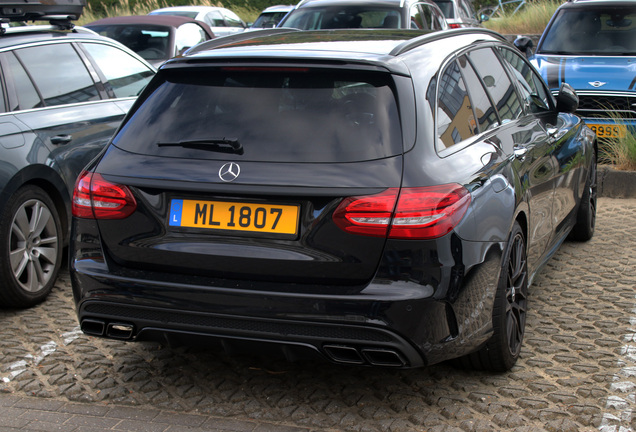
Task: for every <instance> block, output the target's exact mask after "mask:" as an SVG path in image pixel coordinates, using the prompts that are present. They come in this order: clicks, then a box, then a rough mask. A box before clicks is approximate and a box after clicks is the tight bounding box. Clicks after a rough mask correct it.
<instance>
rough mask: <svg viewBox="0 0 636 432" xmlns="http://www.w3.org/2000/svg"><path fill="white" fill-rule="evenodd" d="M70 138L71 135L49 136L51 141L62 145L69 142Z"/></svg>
mask: <svg viewBox="0 0 636 432" xmlns="http://www.w3.org/2000/svg"><path fill="white" fill-rule="evenodd" d="M72 139H73V137H72V136H71V135H56V136H53V137H51V143H52V144H56V145H57V144H62V145H64V144H68V143H70V142H71V140H72Z"/></svg>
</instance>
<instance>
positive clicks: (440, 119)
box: [437, 61, 479, 150]
mask: <svg viewBox="0 0 636 432" xmlns="http://www.w3.org/2000/svg"><path fill="white" fill-rule="evenodd" d="M477 133H479V129H478V127H477V121H476V119H475V113H474V111H473V108H472V104H471V102H470V98H469V96H468V91H467V88H466V82H465V81H464V78H463V76H462V74H461V71H460V68H459V65H458V63H457V62H456V61H453V62H452V63H450V64H449V65H448V67H447V68H446V69H445V70H444V73H443V74H442V76H441V79H440V82H439V93H438V96H437V135H438V138H439V139H438V150H443V149H444V148H447V147H451V146H453V145H455V144H457V143H459V142H461V141H464V140H466V139H468V138H470V137H472V136H474V135H476V134H477Z"/></svg>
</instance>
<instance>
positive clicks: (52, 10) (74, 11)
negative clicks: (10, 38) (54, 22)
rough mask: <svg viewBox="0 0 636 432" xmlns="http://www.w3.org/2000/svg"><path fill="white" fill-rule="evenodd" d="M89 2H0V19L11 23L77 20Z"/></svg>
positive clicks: (14, 0) (34, 0) (77, 0)
mask: <svg viewBox="0 0 636 432" xmlns="http://www.w3.org/2000/svg"><path fill="white" fill-rule="evenodd" d="M86 1H87V0H23V1H19V0H0V18H5V19H9V20H10V21H40V20H42V21H46V20H51V19H62V20H76V19H78V18H79V17H80V15H82V11H83V9H84V6H86Z"/></svg>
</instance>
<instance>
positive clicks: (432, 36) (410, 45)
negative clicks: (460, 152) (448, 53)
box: [389, 27, 506, 56]
mask: <svg viewBox="0 0 636 432" xmlns="http://www.w3.org/2000/svg"><path fill="white" fill-rule="evenodd" d="M451 33H452V34H463V33H465V34H475V33H482V34H487V35H489V36H494V37H496V38H497V39H500V40H503V41H505V40H506V38H505V37H503V36H502V35H500V34H499V33H497V32H496V31H493V30H490V29H486V28H480V27H464V28H459V29H451V30H442V31H436V32H431V33H428V34H426V35H424V36H420V37H416V38H414V39H409V40H406V41H404V42H402V43H401V44H399V45H398V46H396V47H395V48H393V50H392V51H391V52H390V53H389V55H392V56H398V55H400V54H403V53H405V52H407V51H410V50H412V49H414V48H417V47H418V46H420V45H424V44H425V43H429V42H433V41H436V40H439V39H445V38H446V36H447V35H448V34H451Z"/></svg>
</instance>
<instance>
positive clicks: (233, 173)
mask: <svg viewBox="0 0 636 432" xmlns="http://www.w3.org/2000/svg"><path fill="white" fill-rule="evenodd" d="M240 173H241V167H240V166H239V164H237V163H234V162H228V163H226V164H224V165H223V166H222V167H221V169H220V170H219V178H220V179H221V180H223V181H224V182H231V181H234V180H236V178H237V177H238V176H239V174H240Z"/></svg>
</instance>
